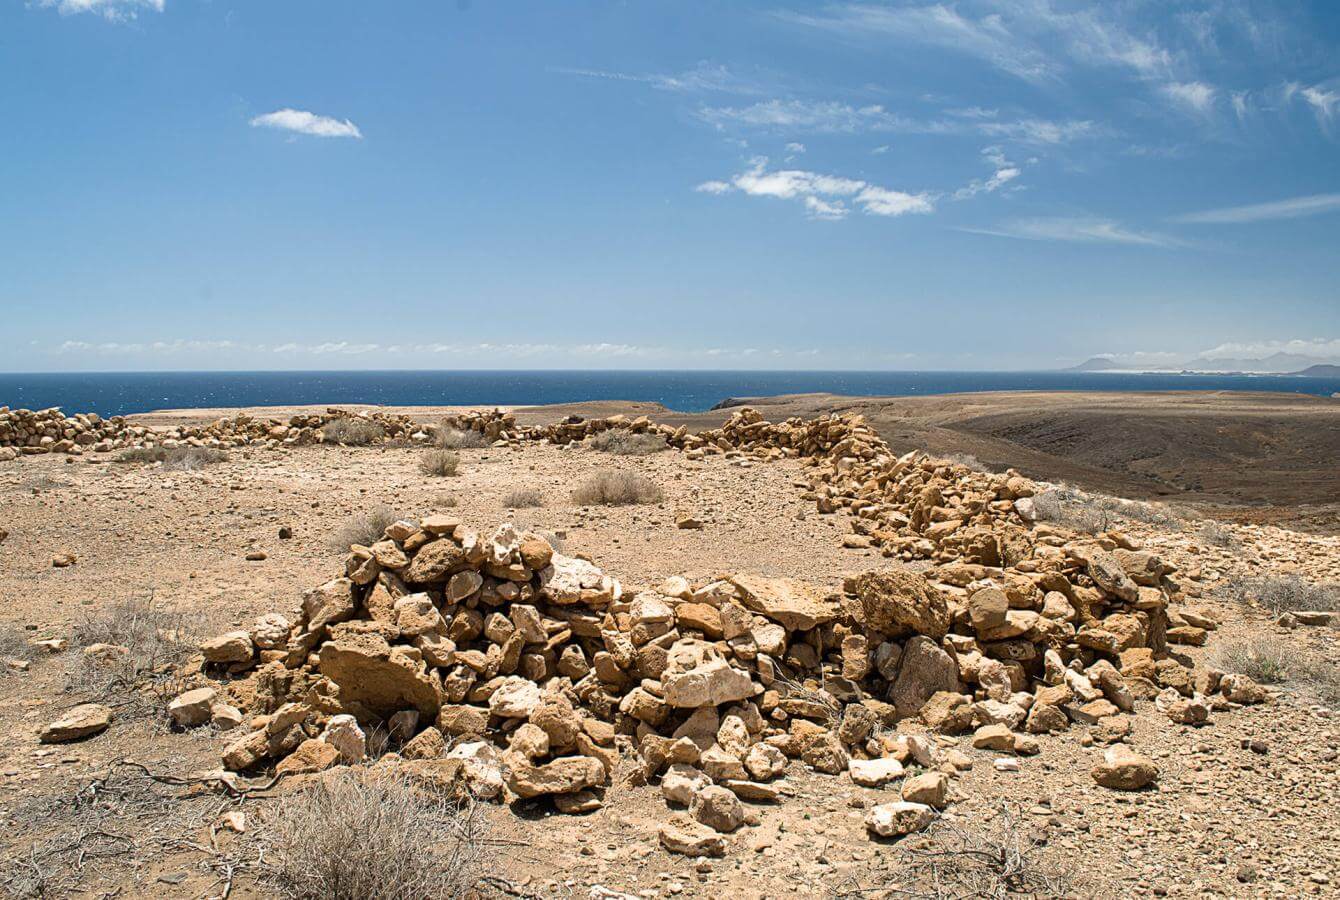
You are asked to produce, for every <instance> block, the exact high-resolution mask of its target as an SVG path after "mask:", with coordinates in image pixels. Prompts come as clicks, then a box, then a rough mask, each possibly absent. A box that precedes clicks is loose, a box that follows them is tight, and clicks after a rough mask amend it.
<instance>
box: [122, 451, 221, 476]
mask: <svg viewBox="0 0 1340 900" xmlns="http://www.w3.org/2000/svg"><path fill="white" fill-rule="evenodd" d="M227 461H228V454H227V453H225V452H223V451H222V450H216V449H214V448H213V447H132V448H130V449H129V450H122V451H121V452H120V453H118V454H117V455H116V462H124V463H132V462H137V463H162V468H163V470H164V471H170V472H195V471H197V470H199V469H203V468H204V467H205V466H211V465H214V464H215V463H221V462H227Z"/></svg>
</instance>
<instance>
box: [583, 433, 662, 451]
mask: <svg viewBox="0 0 1340 900" xmlns="http://www.w3.org/2000/svg"><path fill="white" fill-rule="evenodd" d="M586 446H587V447H589V448H590V449H592V450H598V451H600V452H601V453H613V454H614V455H616V456H649V455H651V454H652V453H660V452H661V451H662V450H669V449H670V445H669V444H668V443H666V440H665V435H662V434H653V433H651V432H640V433H635V432H632V431H625V430H624V429H622V428H610V429H608V430H606V431H602V432H600V433H599V434H594V435H592V436H591V437H590V438H588V439H587V441H586Z"/></svg>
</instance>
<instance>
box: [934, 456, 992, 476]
mask: <svg viewBox="0 0 1340 900" xmlns="http://www.w3.org/2000/svg"><path fill="white" fill-rule="evenodd" d="M942 458H943V459H944V461H945V462H947V463H952V464H954V465H956V466H966V467H967V468H969V469H972V470H973V471H974V472H993V471H995V470H994V469H992V468H991V467H990V466H988V465H987V464H986V463H984V462H982V461H981V460H980V459H978V458H977V457H975V456H973V455H972V454H971V453H950V454H948V455H947V456H944V457H942Z"/></svg>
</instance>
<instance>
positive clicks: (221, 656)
mask: <svg viewBox="0 0 1340 900" xmlns="http://www.w3.org/2000/svg"><path fill="white" fill-rule="evenodd" d="M200 652H201V653H203V654H204V656H205V662H208V663H218V664H220V665H229V664H232V663H247V662H251V658H252V656H253V655H254V653H255V648H254V647H253V646H252V643H251V634H250V633H248V632H246V631H227V632H224V633H223V634H220V635H216V636H215V637H212V638H207V639H206V640H204V641H201V643H200Z"/></svg>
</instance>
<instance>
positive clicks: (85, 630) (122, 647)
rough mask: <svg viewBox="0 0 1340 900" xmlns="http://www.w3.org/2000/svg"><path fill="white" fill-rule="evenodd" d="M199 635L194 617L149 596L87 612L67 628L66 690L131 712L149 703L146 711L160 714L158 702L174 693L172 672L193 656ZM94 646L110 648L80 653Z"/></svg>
mask: <svg viewBox="0 0 1340 900" xmlns="http://www.w3.org/2000/svg"><path fill="white" fill-rule="evenodd" d="M201 630H202V629H201V622H200V619H199V617H198V616H196V615H192V614H189V613H187V612H185V611H183V610H181V609H178V608H176V607H172V606H167V605H165V604H161V603H157V602H155V601H154V597H153V594H148V595H146V596H143V597H134V598H132V599H129V600H118V601H116V602H114V603H112V604H111V605H109V606H107V607H105V608H102V609H94V610H91V611H89V612H88V613H87V614H86V615H85V617H84V619H83V620H82V621H80V622H77V623H76V624H75V626H74V627H73V628H71V629H70V648H71V649H70V654H69V661H68V663H67V669H66V676H67V679H68V682H69V689H70V690H71V691H73V692H75V693H78V694H85V695H91V696H94V697H98V698H117V699H121V700H124V701H126V703H127V705H128V706H130V707H131V708H132V710H137V711H143V710H144V709H145V705H144V702H145V701H146V700H151V701H152V702H150V703H149V704H148V708H149V709H157V710H158V711H160V712H161V711H162V704H161V703H160V702H159V701H162V700H165V699H166V698H167V697H169V696H170V695H175V694H176V693H178V692H179V691H178V688H179V687H180V676H179V674H178V673H177V672H176V667H177V665H178V664H179V663H181V662H183V661H184V660H185V659H186V657H188V656H189V655H190V654H191V653H193V652H195V650H196V648H197V646H198V644H199V636H200V632H201ZM97 644H104V645H110V646H109V647H108V648H107V649H104V650H100V651H97V652H94V653H86V652H84V651H85V650H86V648H88V647H93V646H94V645H97ZM146 694H147V696H146Z"/></svg>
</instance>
